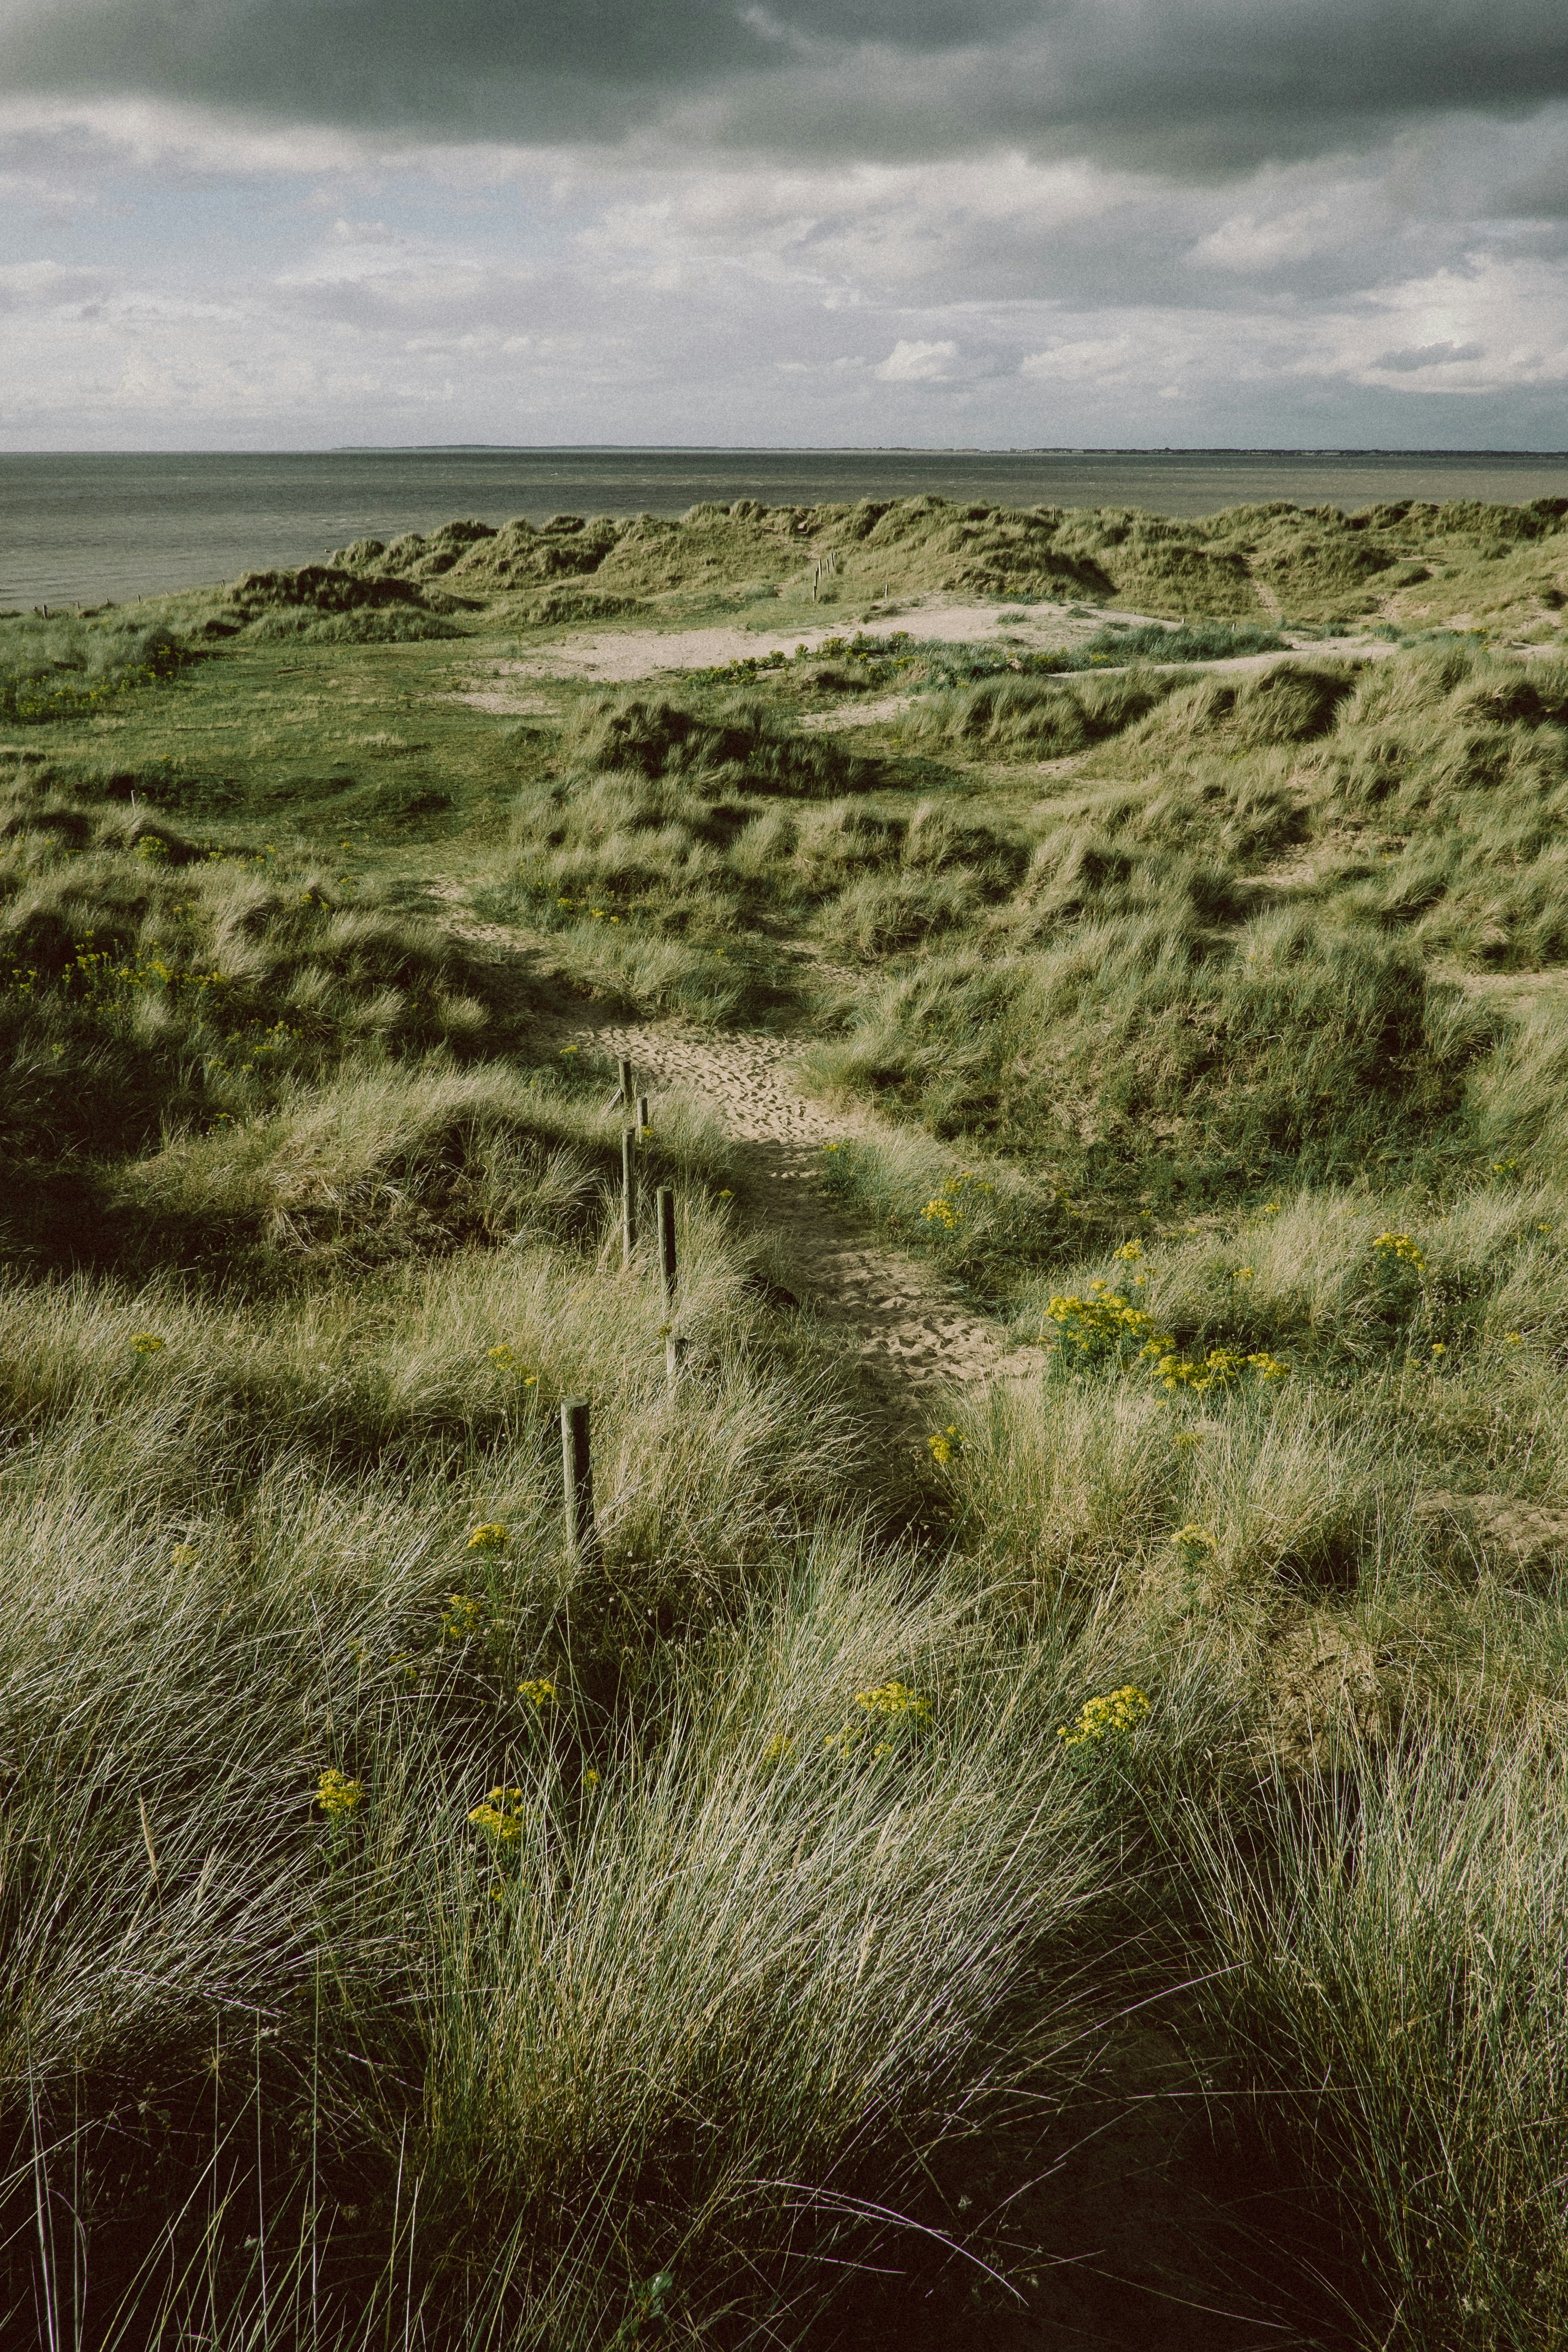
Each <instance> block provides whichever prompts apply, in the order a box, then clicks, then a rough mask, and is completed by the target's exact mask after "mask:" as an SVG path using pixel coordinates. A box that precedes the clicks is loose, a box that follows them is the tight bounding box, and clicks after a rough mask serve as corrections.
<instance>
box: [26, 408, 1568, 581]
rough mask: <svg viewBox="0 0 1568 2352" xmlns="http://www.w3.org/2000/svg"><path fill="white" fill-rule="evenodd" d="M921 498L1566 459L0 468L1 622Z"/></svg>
mask: <svg viewBox="0 0 1568 2352" xmlns="http://www.w3.org/2000/svg"><path fill="white" fill-rule="evenodd" d="M922 490H923V491H929V492H931V493H933V494H934V495H936V496H938V497H942V498H946V499H956V500H958V501H960V502H963V501H966V500H972V499H973V500H983V501H988V502H991V503H993V504H996V503H1000V504H1005V505H1008V506H1020V507H1022V506H1036V505H1051V506H1068V507H1077V506H1085V507H1104V506H1117V507H1141V508H1143V509H1148V510H1150V511H1152V512H1155V513H1163V514H1173V515H1195V514H1208V513H1213V512H1215V510H1216V509H1220V508H1223V507H1228V506H1241V505H1248V504H1255V503H1259V502H1263V501H1266V500H1268V499H1289V500H1291V501H1292V502H1294V503H1295V504H1297V505H1301V506H1340V507H1344V508H1350V509H1353V508H1358V507H1364V506H1371V505H1373V504H1376V503H1377V502H1378V501H1379V500H1382V499H1399V498H1406V499H1408V498H1423V499H1489V500H1500V501H1504V502H1510V503H1511V502H1515V501H1520V500H1524V499H1531V498H1540V497H1546V496H1550V495H1552V494H1554V493H1556V494H1562V493H1563V492H1564V491H1568V451H1520V450H1495V451H1494V450H1392V451H1389V450H1352V449H1332V450H1327V449H1325V450H1314V449H1301V450H1262V449H1072V448H1054V447H1044V446H1043V447H1040V448H1037V449H1005V450H974V449H934V448H933V449H910V448H881V449H754V448H752V449H722V448H710V447H701V448H682V447H674V448H659V447H614V446H603V447H601V446H566V447H554V448H538V447H534V448H516V449H513V448H508V447H501V446H485V445H474V444H458V445H454V446H424V447H412V448H403V449H393V448H381V449H374V448H373V449H364V448H362V449H342V450H330V451H321V452H293V453H291V452H274V453H269V452H266V451H228V452H224V451H198V452H190V453H179V452H156V451H151V452H125V453H104V452H94V451H82V452H76V453H72V452H64V453H35V454H30V455H29V454H25V453H19V454H16V455H9V456H0V608H3V607H7V606H12V607H14V606H21V607H23V608H31V607H32V606H34V605H36V604H73V603H81V604H90V603H97V602H99V601H100V600H101V599H103V598H105V597H113V598H116V599H119V600H123V599H125V598H128V597H134V596H138V595H150V594H157V593H167V592H169V591H173V590H177V589H182V588H190V587H196V586H200V585H202V584H204V583H210V582H216V581H220V580H226V579H231V578H232V577H233V576H234V575H235V573H236V572H238V571H240V570H242V569H244V568H246V567H247V566H256V565H279V564H300V563H304V562H311V561H313V560H316V559H319V558H320V557H321V556H322V555H325V554H326V553H327V552H328V551H330V550H331V549H332V548H334V547H341V546H342V545H344V544H345V543H346V542H348V541H352V540H354V539H359V538H364V537H375V538H380V539H386V540H391V539H395V538H396V537H398V536H399V535H400V534H401V533H403V532H404V531H407V530H419V531H426V530H432V529H434V528H435V527H437V525H439V524H441V523H443V522H446V521H447V520H450V519H451V518H452V517H453V516H454V515H473V516H475V517H476V518H477V519H478V520H480V521H482V522H488V523H492V524H499V523H501V522H504V521H506V520H509V519H510V517H511V516H513V515H525V516H526V517H527V518H528V519H529V520H531V521H532V522H536V523H537V522H542V521H544V520H546V519H547V518H548V517H549V516H550V515H552V514H554V513H580V514H623V515H625V514H637V513H645V512H646V513H651V514H658V515H665V516H675V515H679V514H683V513H685V511H686V510H687V509H688V508H689V507H692V506H695V505H697V504H699V503H700V502H701V501H702V500H704V499H722V500H725V501H729V500H732V499H742V498H746V499H759V500H760V501H761V502H762V503H763V505H770V506H784V505H802V506H805V505H813V504H816V503H819V502H824V501H830V500H831V501H837V500H843V501H846V502H852V501H853V500H855V499H860V498H908V497H910V496H911V495H914V494H917V493H919V492H921V491H922Z"/></svg>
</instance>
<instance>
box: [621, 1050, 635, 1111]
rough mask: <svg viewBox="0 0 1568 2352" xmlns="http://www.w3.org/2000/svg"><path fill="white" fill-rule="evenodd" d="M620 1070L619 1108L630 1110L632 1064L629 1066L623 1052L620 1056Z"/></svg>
mask: <svg viewBox="0 0 1568 2352" xmlns="http://www.w3.org/2000/svg"><path fill="white" fill-rule="evenodd" d="M620 1071H621V1092H620V1105H621V1108H622V1109H623V1110H630V1108H631V1107H632V1066H631V1064H630V1063H629V1062H628V1061H627V1060H626V1055H624V1054H623V1055H622V1056H621V1062H620Z"/></svg>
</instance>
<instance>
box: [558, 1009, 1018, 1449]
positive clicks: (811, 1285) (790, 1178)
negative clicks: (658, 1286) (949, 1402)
mask: <svg viewBox="0 0 1568 2352" xmlns="http://www.w3.org/2000/svg"><path fill="white" fill-rule="evenodd" d="M550 1025H551V1039H552V1043H553V1044H556V1045H581V1046H583V1047H584V1048H590V1049H592V1050H593V1051H594V1052H595V1053H599V1054H605V1055H612V1056H615V1057H616V1058H619V1057H622V1056H624V1057H625V1058H626V1060H628V1061H630V1062H631V1064H632V1065H633V1067H634V1070H635V1071H636V1074H637V1086H638V1089H639V1091H641V1092H645V1093H647V1096H648V1097H649V1117H650V1119H651V1120H652V1122H653V1124H654V1126H655V1127H656V1128H657V1126H658V1105H659V1102H660V1100H661V1099H663V1098H664V1097H668V1096H670V1095H673V1094H684V1095H689V1096H691V1097H694V1098H695V1099H696V1100H698V1101H699V1102H700V1103H702V1104H703V1105H704V1107H705V1108H707V1109H709V1110H710V1112H712V1113H714V1114H715V1115H716V1116H717V1118H719V1120H720V1122H721V1125H722V1127H723V1129H724V1131H725V1133H726V1134H727V1135H728V1136H729V1137H730V1138H731V1142H732V1143H733V1145H734V1147H735V1151H734V1158H735V1170H736V1174H737V1177H738V1178H739V1180H740V1181H739V1184H738V1187H737V1189H738V1190H739V1191H740V1192H741V1194H742V1200H743V1202H744V1204H745V1206H746V1208H747V1210H748V1211H749V1213H751V1215H752V1218H753V1219H754V1220H755V1221H756V1222H757V1223H759V1224H760V1225H762V1226H763V1229H764V1230H765V1231H767V1232H768V1233H769V1234H772V1235H773V1236H774V1238H775V1239H776V1240H777V1242H778V1244H779V1245H780V1252H781V1255H782V1258H783V1261H784V1267H785V1272H784V1281H785V1282H786V1283H787V1285H788V1286H789V1288H790V1290H791V1291H792V1292H793V1293H794V1294H795V1296H796V1297H798V1298H799V1300H800V1302H801V1304H802V1305H803V1306H805V1307H808V1308H809V1309H810V1310H811V1311H812V1312H813V1313H815V1314H816V1315H817V1316H819V1317H820V1318H822V1320H823V1321H824V1322H825V1323H826V1324H828V1325H829V1326H830V1327H832V1328H836V1329H837V1330H838V1331H839V1332H841V1333H842V1334H843V1336H844V1338H845V1339H846V1340H847V1342H848V1344H849V1345H850V1346H851V1347H852V1348H853V1349H854V1351H855V1353H856V1354H857V1355H858V1357H859V1359H860V1360H861V1363H862V1365H863V1367H864V1369H865V1370H866V1372H867V1374H868V1377H869V1379H870V1380H871V1381H872V1384H873V1386H874V1387H875V1388H876V1390H877V1391H878V1393H879V1397H880V1398H881V1400H882V1402H883V1404H884V1406H885V1408H886V1409H887V1410H889V1412H891V1413H893V1414H894V1415H895V1416H896V1417H897V1418H898V1419H900V1420H901V1421H906V1422H907V1421H909V1420H910V1418H911V1417H920V1418H921V1420H922V1425H923V1426H926V1427H934V1426H935V1418H934V1416H935V1412H936V1411H937V1409H938V1408H939V1407H940V1404H941V1402H942V1398H941V1391H942V1390H943V1389H944V1388H947V1387H952V1386H961V1387H962V1386H967V1385H969V1384H971V1383H976V1382H983V1381H990V1380H995V1379H1003V1380H1023V1379H1026V1378H1028V1377H1030V1376H1031V1375H1033V1374H1037V1373H1038V1372H1039V1371H1041V1370H1043V1369H1044V1366H1045V1361H1046V1359H1045V1355H1044V1352H1043V1350H1042V1349H1038V1348H1035V1347H1029V1346H1023V1347H1020V1346H1015V1345H1014V1344H1012V1343H1011V1342H1010V1340H1009V1339H1008V1337H1007V1334H1006V1333H1005V1331H1004V1330H1003V1329H1002V1328H1001V1327H1000V1326H999V1325H998V1324H996V1323H994V1322H993V1321H992V1320H991V1318H989V1317H988V1316H984V1315H981V1314H977V1313H976V1312H975V1310H974V1309H973V1307H968V1306H966V1305H965V1304H964V1302H963V1300H962V1299H960V1298H959V1297H956V1296H955V1295H954V1293H953V1292H952V1289H951V1288H950V1287H949V1286H947V1284H945V1283H944V1282H943V1281H942V1277H941V1276H940V1275H938V1274H937V1273H936V1272H935V1271H934V1269H933V1268H931V1266H929V1265H922V1264H921V1263H920V1261H919V1260H918V1259H916V1258H913V1257H911V1256H910V1255H907V1254H906V1253H905V1252H903V1251H901V1250H898V1249H895V1248H893V1247H891V1246H889V1244H887V1243H885V1242H883V1241H881V1240H880V1239H879V1237H878V1236H876V1235H875V1234H872V1233H870V1232H868V1230H867V1229H866V1228H865V1227H863V1226H861V1225H860V1224H859V1223H858V1221H857V1220H855V1219H854V1218H853V1217H851V1216H850V1215H849V1214H848V1213H847V1212H846V1211H845V1210H844V1209H843V1208H842V1207H841V1206H840V1205H839V1204H838V1202H837V1201H836V1200H835V1199H834V1198H833V1196H832V1194H831V1193H830V1192H828V1190H827V1188H826V1185H825V1183H824V1181H823V1160H824V1146H825V1145H826V1144H829V1143H837V1142H842V1141H844V1140H846V1139H848V1138H851V1137H853V1136H855V1135H858V1134H866V1133H868V1132H872V1131H874V1129H875V1122H874V1121H872V1120H871V1119H870V1118H866V1117H864V1116H857V1115H856V1114H854V1113H846V1112H838V1111H831V1110H828V1109H826V1108H824V1107H823V1106H822V1105H820V1104H818V1103H815V1102H813V1101H811V1100H809V1099H808V1098H807V1097H805V1095H803V1094H802V1093H801V1091H800V1088H799V1086H798V1083H797V1082H796V1080H795V1076H794V1074H793V1064H794V1061H795V1055H796V1054H797V1053H798V1051H799V1048H798V1045H793V1044H791V1043H790V1042H789V1041H788V1040H787V1039H781V1038H778V1037H770V1036H764V1035H761V1034H748V1033H741V1034H733V1035H726V1036H719V1037H711V1036H705V1035H699V1034H693V1033H692V1032H690V1031H689V1030H687V1029H684V1028H682V1027H681V1026H679V1024H674V1023H662V1022H647V1023H626V1022H621V1021H603V1022H595V1021H593V1020H591V1019H584V1020H582V1021H573V1020H571V1019H570V1018H567V1019H562V1020H558V1021H555V1022H552V1024H550ZM917 1407H919V1408H920V1412H919V1415H918V1416H917V1414H916V1408H917Z"/></svg>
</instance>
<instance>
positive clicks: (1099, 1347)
mask: <svg viewBox="0 0 1568 2352" xmlns="http://www.w3.org/2000/svg"><path fill="white" fill-rule="evenodd" d="M1046 1313H1047V1315H1048V1316H1049V1317H1050V1319H1051V1321H1052V1322H1053V1323H1054V1324H1056V1326H1057V1327H1058V1330H1059V1331H1060V1333H1061V1340H1062V1343H1064V1344H1065V1345H1067V1346H1068V1347H1070V1348H1074V1349H1077V1351H1078V1354H1079V1358H1080V1359H1081V1360H1085V1361H1090V1362H1092V1361H1093V1360H1095V1359H1096V1358H1097V1357H1100V1356H1104V1355H1108V1354H1110V1351H1111V1350H1112V1349H1115V1348H1118V1347H1120V1346H1121V1344H1122V1343H1123V1342H1124V1341H1125V1340H1128V1339H1137V1340H1139V1341H1140V1342H1142V1347H1143V1349H1149V1348H1157V1349H1159V1350H1160V1351H1161V1352H1162V1353H1163V1351H1164V1350H1165V1349H1167V1348H1171V1347H1173V1346H1174V1345H1175V1342H1174V1340H1173V1339H1172V1338H1171V1336H1170V1334H1169V1333H1168V1332H1163V1331H1159V1330H1157V1329H1156V1328H1155V1323H1154V1318H1153V1317H1152V1315H1151V1314H1150V1313H1149V1312H1148V1310H1147V1309H1146V1308H1145V1307H1134V1306H1133V1304H1132V1302H1131V1299H1130V1298H1129V1297H1127V1295H1126V1293H1125V1292H1124V1291H1121V1290H1112V1288H1111V1287H1110V1284H1109V1283H1108V1282H1091V1283H1090V1284H1089V1295H1088V1297H1082V1296H1080V1295H1079V1293H1078V1292H1077V1291H1072V1292H1069V1293H1068V1295H1067V1296H1066V1297H1060V1298H1053V1299H1052V1300H1051V1301H1050V1303H1049V1305H1048V1306H1047V1308H1046Z"/></svg>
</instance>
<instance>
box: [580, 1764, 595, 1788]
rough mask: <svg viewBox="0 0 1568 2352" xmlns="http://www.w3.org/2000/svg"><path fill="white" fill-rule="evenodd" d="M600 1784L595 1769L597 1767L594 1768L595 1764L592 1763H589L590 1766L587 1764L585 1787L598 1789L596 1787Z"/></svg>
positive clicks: (584, 1776)
mask: <svg viewBox="0 0 1568 2352" xmlns="http://www.w3.org/2000/svg"><path fill="white" fill-rule="evenodd" d="M598 1785H599V1776H598V1774H597V1773H596V1772H595V1769H594V1768H593V1766H592V1765H591V1764H590V1765H588V1766H586V1767H585V1768H584V1773H583V1786H584V1789H596V1788H597V1787H598Z"/></svg>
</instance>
